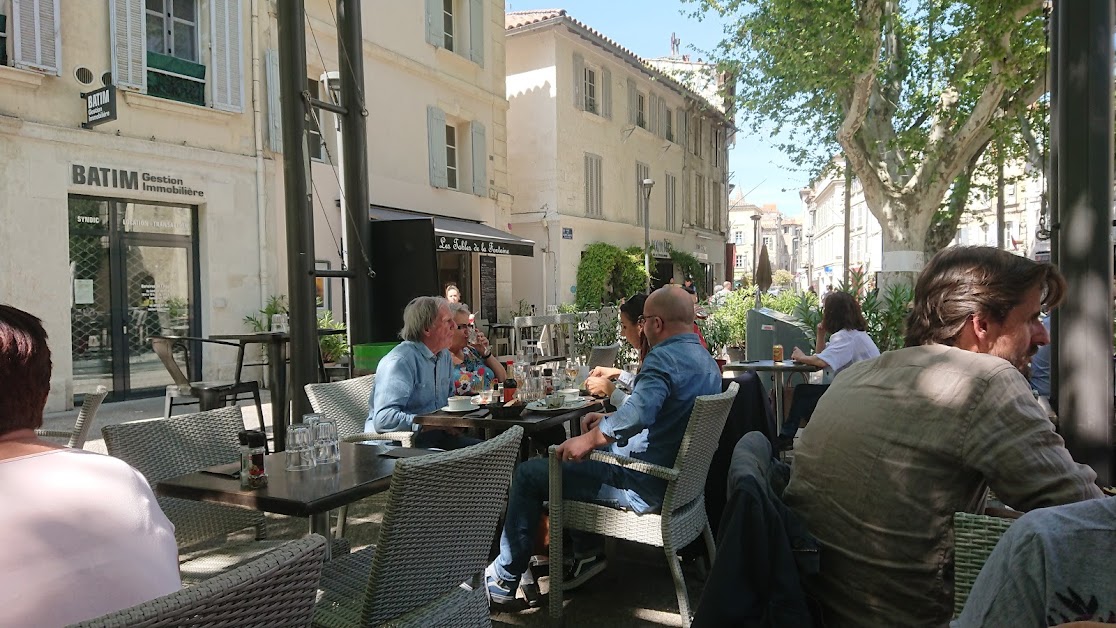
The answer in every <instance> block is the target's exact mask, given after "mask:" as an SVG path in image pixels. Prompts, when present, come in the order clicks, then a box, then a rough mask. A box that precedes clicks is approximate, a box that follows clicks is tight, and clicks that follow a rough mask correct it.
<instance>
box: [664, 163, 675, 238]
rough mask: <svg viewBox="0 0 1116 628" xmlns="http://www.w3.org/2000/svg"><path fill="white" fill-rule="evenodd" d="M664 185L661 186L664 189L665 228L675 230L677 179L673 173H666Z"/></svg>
mask: <svg viewBox="0 0 1116 628" xmlns="http://www.w3.org/2000/svg"><path fill="white" fill-rule="evenodd" d="M665 183H666V185H664V186H663V189H664V191H665V198H664V199H663V201H664V204H665V205H666V230H667V231H677V230H678V222H677V213H678V212H677V210H678V179H676V178H675V176H674V175H672V174H668V175H666V182H665Z"/></svg>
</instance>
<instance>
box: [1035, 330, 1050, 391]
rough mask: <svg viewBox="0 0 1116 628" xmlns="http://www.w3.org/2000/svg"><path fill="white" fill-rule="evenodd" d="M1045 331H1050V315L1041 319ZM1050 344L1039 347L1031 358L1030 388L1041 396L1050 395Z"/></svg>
mask: <svg viewBox="0 0 1116 628" xmlns="http://www.w3.org/2000/svg"><path fill="white" fill-rule="evenodd" d="M1042 326H1043V327H1045V328H1046V333H1047V334H1049V333H1050V317H1049V316H1047V317H1046V318H1044V319H1043V320H1042ZM1050 349H1051V347H1050V345H1049V344H1045V345H1042V346H1041V347H1039V349H1038V351H1036V352H1035V355H1034V356H1033V357H1032V358H1031V388H1033V389H1035V390H1036V391H1038V394H1040V395H1042V396H1043V397H1050Z"/></svg>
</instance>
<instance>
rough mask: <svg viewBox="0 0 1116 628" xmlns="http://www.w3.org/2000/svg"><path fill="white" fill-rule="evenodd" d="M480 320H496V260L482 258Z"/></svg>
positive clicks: (486, 256) (488, 256)
mask: <svg viewBox="0 0 1116 628" xmlns="http://www.w3.org/2000/svg"><path fill="white" fill-rule="evenodd" d="M480 318H483V319H485V320H488V321H495V320H496V258H495V257H492V256H491V255H481V256H480Z"/></svg>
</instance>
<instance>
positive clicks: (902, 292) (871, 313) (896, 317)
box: [793, 269, 914, 351]
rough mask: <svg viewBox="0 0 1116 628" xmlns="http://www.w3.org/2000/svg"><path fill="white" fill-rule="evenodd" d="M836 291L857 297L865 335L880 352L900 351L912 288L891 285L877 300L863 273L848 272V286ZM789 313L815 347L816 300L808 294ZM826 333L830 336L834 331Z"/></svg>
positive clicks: (818, 315)
mask: <svg viewBox="0 0 1116 628" xmlns="http://www.w3.org/2000/svg"><path fill="white" fill-rule="evenodd" d="M837 289H838V290H841V291H842V292H848V293H849V294H852V295H854V296H856V297H857V301H858V302H859V303H860V309H861V311H862V312H864V321H865V322H866V323H868V329H867V330H866V331H867V332H868V335H869V336H871V338H872V341H873V342H875V343H876V346H877V347H879V349H880V351H891V350H893V349H900V348H902V347H903V335H904V333H905V331H906V322H907V313H908V312H909V311H910V307H911V301H912V300H913V299H914V288H913V287H912V286H911V285H910V284H906V283H897V284H892V285H891V286H889V287H888V288H887V290H886V291H884V296H883V298H882V299H881V298H880V296H879V294H878V292H877V291H875V290H868V272H867V271H865V270H856V269H850V270H849V283H848V284H847V285H846V284H845V283H844V282H841V283H840V284H838V286H837ZM793 313H794V315H795V316H797V317H798V318H799V320H801V321H802V322H803V323H805V325H806V327H807V329H808V331H807V333H806V336H807V338H809V340H810V343H811V344H815V345H816V344H817V327H818V323H820V322H821V320H822V308H821V304H820V303H819V302H818V297H817V296H815V295H814V294H813V293H810V292H807V293H806V294H804V295H802V296H801V297H799V301H798V303H797V304H796V306H795V309H794V312H793ZM828 331H829V332H830V333H832V332H834V331H837V330H828Z"/></svg>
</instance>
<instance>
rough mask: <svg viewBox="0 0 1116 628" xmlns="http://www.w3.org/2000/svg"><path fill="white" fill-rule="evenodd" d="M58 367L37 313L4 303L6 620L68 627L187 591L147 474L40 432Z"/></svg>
mask: <svg viewBox="0 0 1116 628" xmlns="http://www.w3.org/2000/svg"><path fill="white" fill-rule="evenodd" d="M50 370H51V367H50V349H49V348H48V347H47V336H46V332H45V331H44V330H43V326H42V323H41V322H40V321H39V319H37V318H35V317H34V316H32V315H30V314H28V313H26V312H23V311H20V310H17V309H15V308H13V307H9V306H6V305H0V382H3V385H0V534H2V536H3V539H4V543H3V546H2V547H0V626H64V625H68V624H71V623H76V622H80V621H84V620H87V619H92V618H94V617H98V616H100V615H104V614H106V613H111V612H113V611H117V610H121V609H124V608H128V607H131V606H135V605H137V604H141V603H143V602H146V601H148V600H151V599H154V598H157V597H160V596H163V595H167V594H169V593H173V592H175V591H177V590H178V589H179V588H181V581H180V579H179V575H178V547H177V545H176V544H175V541H174V526H173V525H171V523H170V521H168V520H167V517H166V515H164V514H163V511H162V510H160V508H159V504H158V503H157V502H156V501H155V495H153V494H152V492H151V487H150V486H148V484H147V480H145V479H144V477H143V476H142V475H140V473H139V472H138V471H136V470H135V469H133V468H132V467H130V466H128V465H127V464H126V463H125V462H123V461H121V460H118V459H116V458H111V457H109V456H102V455H100V454H95V453H92V452H88V451H82V450H80V449H78V450H74V449H66V448H63V447H60V446H58V445H55V444H52V443H49V442H46V441H42V440H39V439H38V438H37V437H36V436H35V429H36V428H38V427H40V426H42V424H43V407H44V406H45V405H46V398H47V393H48V392H49V391H50Z"/></svg>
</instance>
